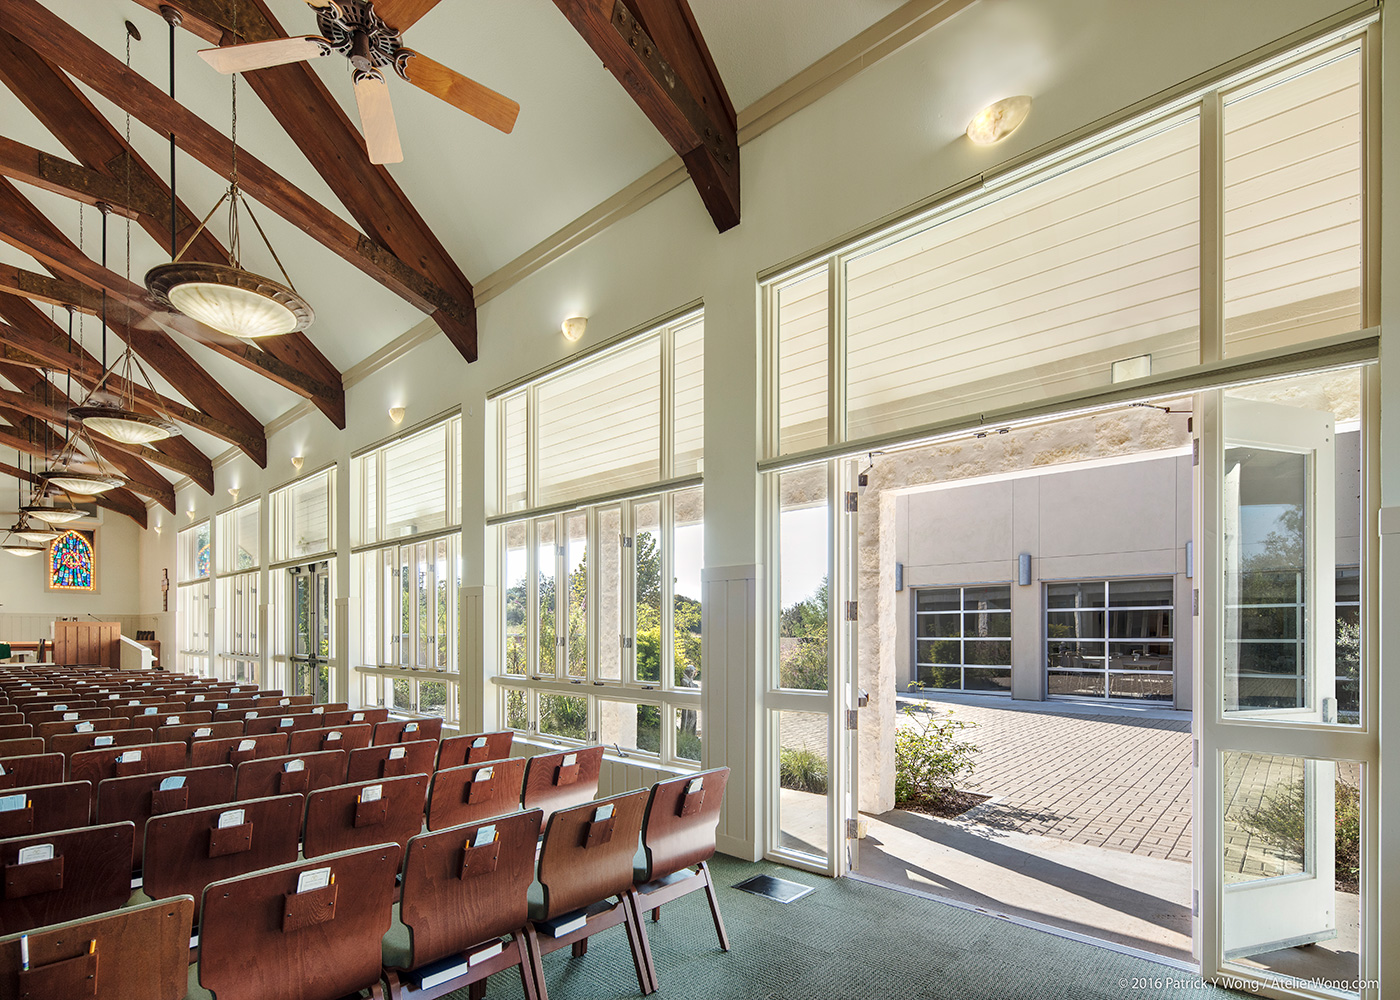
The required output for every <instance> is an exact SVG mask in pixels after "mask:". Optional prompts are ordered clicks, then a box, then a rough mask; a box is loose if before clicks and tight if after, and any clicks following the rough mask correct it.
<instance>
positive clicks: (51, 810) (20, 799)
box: [0, 781, 92, 837]
mask: <svg viewBox="0 0 1400 1000" xmlns="http://www.w3.org/2000/svg"><path fill="white" fill-rule="evenodd" d="M91 814H92V783H91V782H89V781H64V782H58V783H55V784H50V785H29V786H27V787H16V788H14V789H11V790H10V791H7V792H5V793H4V794H3V795H0V837H24V836H28V835H29V834H31V833H46V832H47V831H49V830H71V829H73V828H74V827H78V826H87V825H88V822H89V821H90V819H91Z"/></svg>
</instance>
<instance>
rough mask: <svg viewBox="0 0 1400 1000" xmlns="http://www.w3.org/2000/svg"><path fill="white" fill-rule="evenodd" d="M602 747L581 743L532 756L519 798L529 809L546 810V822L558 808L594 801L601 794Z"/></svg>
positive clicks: (527, 763)
mask: <svg viewBox="0 0 1400 1000" xmlns="http://www.w3.org/2000/svg"><path fill="white" fill-rule="evenodd" d="M602 768H603V748H602V747H600V746H597V747H579V748H578V749H577V750H560V751H559V752H557V753H542V754H538V755H537V756H534V757H531V758H529V759H528V761H527V762H526V764H525V786H524V790H523V791H522V793H521V796H520V801H521V803H522V804H523V806H524V807H525V808H526V809H540V810H543V812H544V821H545V825H546V826H548V825H549V817H550V816H551V815H552V814H553V813H554V811H555V810H556V809H563V808H566V807H568V806H575V805H579V804H581V803H584V802H588V801H591V800H592V799H593V797H594V796H595V795H597V794H598V775H599V772H600V771H601V770H602Z"/></svg>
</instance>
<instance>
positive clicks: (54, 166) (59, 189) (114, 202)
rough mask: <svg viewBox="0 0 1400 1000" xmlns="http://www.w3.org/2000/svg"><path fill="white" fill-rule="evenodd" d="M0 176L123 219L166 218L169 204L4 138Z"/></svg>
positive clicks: (141, 187)
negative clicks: (107, 210) (103, 208)
mask: <svg viewBox="0 0 1400 1000" xmlns="http://www.w3.org/2000/svg"><path fill="white" fill-rule="evenodd" d="M0 174H3V175H4V176H6V177H8V178H10V179H11V180H16V181H23V182H24V183H26V184H33V185H34V186H35V187H40V188H43V189H44V190H45V191H52V192H53V193H54V194H61V195H63V196H64V197H65V198H73V199H74V200H76V201H81V202H83V203H84V204H87V205H106V206H108V207H109V208H111V210H112V211H113V212H115V213H116V214H117V215H121V216H125V217H127V218H131V219H139V218H140V217H141V216H142V215H143V214H145V215H150V216H152V217H157V216H160V215H165V217H166V218H167V219H168V218H169V217H170V203H169V201H168V200H162V199H161V198H160V196H159V194H157V193H156V192H154V191H152V190H151V189H150V188H149V187H147V186H145V185H137V184H133V185H131V187H130V190H128V186H127V184H126V183H125V180H124V179H118V178H116V177H114V176H112V175H110V174H104V173H99V172H98V171H96V170H92V169H89V168H88V167H85V166H83V165H82V164H81V163H74V162H72V161H71V160H65V159H63V157H61V156H54V155H53V154H52V153H45V152H44V151H43V150H42V149H35V148H34V147H33V146H26V145H25V144H24V143H22V142H17V141H15V140H14V139H7V138H5V137H4V136H0ZM133 179H134V178H133Z"/></svg>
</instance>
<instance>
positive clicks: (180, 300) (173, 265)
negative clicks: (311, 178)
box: [146, 73, 315, 340]
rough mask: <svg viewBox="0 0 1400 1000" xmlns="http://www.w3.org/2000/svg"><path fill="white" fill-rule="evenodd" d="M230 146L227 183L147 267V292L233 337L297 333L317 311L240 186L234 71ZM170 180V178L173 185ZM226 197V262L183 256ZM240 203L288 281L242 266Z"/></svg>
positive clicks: (253, 338) (245, 337) (236, 86)
mask: <svg viewBox="0 0 1400 1000" xmlns="http://www.w3.org/2000/svg"><path fill="white" fill-rule="evenodd" d="M232 83H233V87H232V101H231V103H232V121H233V128H232V132H233V135H232V146H233V167H232V171H231V173H230V177H229V179H230V182H231V183H230V184H229V188H228V190H227V191H225V192H224V194H223V197H221V198H220V199H219V200H218V202H217V203H216V204H215V205H214V207H213V208H212V209H210V210H209V214H208V215H206V216H205V217H204V221H202V222H201V223H200V224H199V228H198V229H196V230H195V231H194V234H193V235H192V236H191V237H190V238H189V239H188V240H187V241H185V245H184V246H183V247H181V248H180V251H179V252H178V253H176V254H175V255H174V258H173V259H172V260H171V261H170V263H169V264H160V265H158V266H156V267H153V268H151V269H150V270H149V271H147V272H146V288H147V290H148V291H150V293H151V297H152V298H154V299H155V300H156V301H157V302H158V303H160V304H161V305H164V306H169V307H170V308H172V309H174V310H175V311H176V312H180V313H183V314H184V315H185V316H188V317H189V318H190V319H193V320H198V321H199V322H201V323H203V324H205V325H206V326H211V327H213V328H214V329H215V330H219V331H220V332H222V333H226V334H228V335H229V336H231V337H239V338H241V339H244V340H255V339H257V338H260V337H276V336H280V335H283V334H288V333H295V332H297V331H298V330H304V329H306V328H307V327H308V326H310V325H311V321H312V320H313V319H314V318H315V314H314V313H313V312H312V310H311V306H310V305H308V304H307V302H306V300H305V299H303V298H302V297H301V296H300V295H298V294H297V291H296V289H295V288H294V287H292V279H291V278H290V277H288V276H287V269H286V268H284V267H283V266H282V261H281V259H280V258H278V256H277V251H276V250H274V249H273V248H272V242H271V241H270V240H269V239H268V238H267V234H266V233H265V232H263V228H262V226H261V225H260V224H259V223H258V219H257V216H256V215H254V214H253V210H252V208H251V207H250V206H249V205H248V201H247V199H246V198H244V197H243V191H242V190H241V189H240V188H239V186H238V74H237V73H235V74H233V78H232ZM173 187H174V185H173V184H172V191H173ZM224 202H228V262H227V263H222V262H221V263H213V262H207V261H184V260H181V259H180V258H181V257H183V256H184V253H185V251H186V250H188V249H189V248H190V244H192V243H193V242H194V240H195V238H196V237H197V236H199V234H200V233H201V232H203V231H204V227H205V226H207V225H208V224H209V220H210V219H211V218H213V216H214V213H215V212H217V211H218V210H219V209H220V208H221V207H222V206H223V204H224ZM240 206H241V207H242V208H243V209H245V210H246V211H247V212H248V218H249V219H251V220H252V222H253V226H254V228H256V229H257V231H258V235H259V236H261V237H262V241H263V243H264V244H265V245H266V246H267V249H268V252H269V253H271V254H272V259H273V261H274V262H276V264H277V269H278V270H279V271H281V272H282V278H283V279H284V280H285V281H286V284H282V282H279V281H274V280H273V279H271V278H266V277H263V276H262V275H260V274H255V273H254V272H252V271H249V270H247V269H246V268H244V267H243V265H242V261H241V248H240V245H239V232H238V216H239V208H240Z"/></svg>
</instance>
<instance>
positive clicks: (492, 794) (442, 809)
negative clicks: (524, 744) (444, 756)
mask: <svg viewBox="0 0 1400 1000" xmlns="http://www.w3.org/2000/svg"><path fill="white" fill-rule="evenodd" d="M524 781H525V758H524V757H507V758H506V759H505V760H495V761H487V762H485V763H481V764H464V765H463V766H461V767H450V768H447V769H446V770H438V771H437V772H436V773H435V774H434V775H433V786H432V790H431V791H430V792H429V793H428V829H429V830H441V829H443V828H445V827H449V826H460V825H461V824H462V823H475V822H478V821H479V820H484V819H488V818H489V817H491V816H504V815H506V814H507V813H511V812H514V811H515V810H517V809H519V808H520V789H521V786H522V785H523V784H524Z"/></svg>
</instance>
